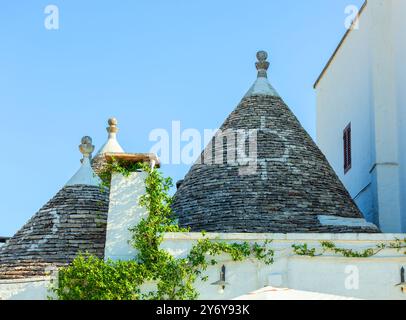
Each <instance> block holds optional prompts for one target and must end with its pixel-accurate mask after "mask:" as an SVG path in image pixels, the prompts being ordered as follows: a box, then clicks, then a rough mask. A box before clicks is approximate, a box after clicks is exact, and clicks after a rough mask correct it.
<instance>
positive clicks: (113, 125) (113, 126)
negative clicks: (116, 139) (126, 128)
mask: <svg viewBox="0 0 406 320" xmlns="http://www.w3.org/2000/svg"><path fill="white" fill-rule="evenodd" d="M108 124H109V126H108V128H107V132H108V133H117V132H118V128H117V124H118V122H117V119H116V118H110V119H109V121H108Z"/></svg>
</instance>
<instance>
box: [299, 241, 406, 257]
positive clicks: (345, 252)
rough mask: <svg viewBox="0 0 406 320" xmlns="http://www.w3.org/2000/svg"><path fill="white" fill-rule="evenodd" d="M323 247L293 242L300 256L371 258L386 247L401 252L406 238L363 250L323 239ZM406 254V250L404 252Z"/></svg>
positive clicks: (321, 243)
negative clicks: (327, 254) (347, 247)
mask: <svg viewBox="0 0 406 320" xmlns="http://www.w3.org/2000/svg"><path fill="white" fill-rule="evenodd" d="M320 245H321V248H320V250H319V252H318V251H317V249H316V248H314V247H313V248H309V246H308V244H307V243H304V244H293V245H292V248H293V252H294V253H295V254H297V255H299V256H308V257H320V256H323V255H324V254H325V253H328V252H330V253H334V254H338V255H341V256H343V257H345V258H370V257H373V256H376V255H377V254H378V253H379V252H381V251H383V250H385V249H395V250H397V251H398V252H400V251H401V250H402V249H406V239H404V240H400V239H396V241H394V242H391V243H388V244H385V243H379V244H377V245H376V246H375V247H373V248H368V249H365V250H362V251H355V250H352V249H345V248H339V247H337V246H336V245H335V244H334V243H333V242H331V241H321V242H320ZM403 254H405V255H406V251H404V252H403Z"/></svg>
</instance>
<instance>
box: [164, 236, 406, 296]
mask: <svg viewBox="0 0 406 320" xmlns="http://www.w3.org/2000/svg"><path fill="white" fill-rule="evenodd" d="M205 237H206V238H209V239H213V240H216V239H217V240H218V241H226V242H229V243H232V242H239V243H241V242H245V241H247V242H249V243H251V244H254V243H260V244H261V243H264V241H265V240H272V243H271V244H270V245H269V246H270V248H272V249H274V250H275V262H274V263H273V264H272V265H269V266H267V265H265V264H263V263H261V262H258V261H256V260H255V259H249V260H245V261H242V262H233V261H232V260H231V258H230V257H229V256H226V255H224V256H221V257H219V258H218V259H217V260H218V265H216V266H214V267H209V268H208V270H207V272H206V275H207V276H208V278H209V280H208V281H207V282H201V281H200V282H197V283H196V288H197V289H198V291H199V293H200V297H199V298H200V299H233V298H236V297H238V296H241V295H244V294H247V293H248V292H252V291H255V290H258V289H260V288H262V287H266V286H273V287H280V288H290V289H296V290H304V291H311V292H319V293H325V294H334V295H338V296H344V297H354V298H360V299H396V300H406V293H403V292H402V290H401V288H400V287H397V286H396V285H397V284H399V283H400V280H401V276H400V270H401V268H402V267H405V268H406V255H405V254H404V250H402V251H400V252H398V251H397V250H393V249H385V250H383V251H381V252H379V253H378V254H377V255H376V256H373V257H370V258H345V257H343V256H340V255H336V254H333V253H325V254H323V256H320V257H307V256H298V255H296V254H294V252H293V249H292V245H293V244H298V245H300V244H307V245H308V246H309V247H310V248H313V247H319V248H320V242H321V241H331V242H333V243H334V244H335V245H336V246H337V247H339V248H346V249H353V250H354V251H362V250H365V249H368V248H374V247H376V245H378V244H381V243H383V244H386V245H388V244H390V243H392V242H394V241H396V239H402V240H403V239H405V238H406V234H206V235H205ZM203 238H204V237H203V235H202V234H199V233H188V234H186V233H179V234H176V233H168V234H166V235H165V240H164V242H163V244H162V248H164V249H166V250H168V251H169V252H170V253H171V254H172V255H174V256H176V257H185V256H186V255H187V254H188V252H189V251H190V249H191V248H192V246H193V245H194V244H195V243H196V242H197V241H198V240H199V239H203ZM222 265H225V267H226V282H227V283H228V285H226V288H225V290H224V292H221V290H220V288H219V287H218V286H215V285H211V283H214V282H216V281H217V280H219V277H220V268H221V266H222Z"/></svg>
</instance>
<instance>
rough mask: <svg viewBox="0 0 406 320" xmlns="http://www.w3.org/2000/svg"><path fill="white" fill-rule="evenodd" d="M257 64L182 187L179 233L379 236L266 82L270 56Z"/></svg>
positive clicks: (177, 203) (262, 54)
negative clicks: (252, 77)
mask: <svg viewBox="0 0 406 320" xmlns="http://www.w3.org/2000/svg"><path fill="white" fill-rule="evenodd" d="M257 58H258V62H257V64H256V66H257V69H258V78H257V80H256V81H255V83H254V85H253V86H252V87H251V89H250V90H249V91H248V93H247V94H246V95H245V97H244V98H243V100H242V101H241V102H240V104H239V105H238V106H237V108H236V109H235V110H234V111H233V112H232V113H231V114H230V115H229V117H228V118H227V119H226V121H225V122H224V124H223V125H222V126H221V128H220V131H219V133H218V134H217V135H216V136H215V138H213V141H212V143H211V144H209V145H208V146H207V147H206V149H205V150H204V152H203V153H202V155H201V157H200V158H199V159H198V161H197V162H196V163H195V164H194V165H193V167H192V168H191V169H190V171H189V173H188V174H187V175H186V177H185V179H184V180H183V181H182V183H181V184H180V185H179V188H178V191H177V193H176V194H175V199H174V203H173V209H174V211H175V213H176V214H177V216H178V218H179V223H180V225H181V226H183V227H190V228H191V229H192V231H203V230H204V231H209V232H242V233H246V232H250V233H253V232H257V233H268V232H269V233H305V232H314V233H330V232H332V233H345V232H371V233H373V232H379V230H378V229H377V228H376V227H375V226H374V225H373V224H369V223H367V222H366V221H365V220H364V219H363V217H362V214H361V212H360V211H359V210H358V208H357V207H356V205H355V203H354V202H353V200H352V199H351V197H350V195H349V193H348V192H347V191H346V189H345V187H344V186H343V184H342V183H341V182H340V180H339V178H338V177H337V175H336V174H335V172H334V171H333V169H332V168H331V166H330V165H329V163H328V161H327V160H326V158H325V157H324V155H323V154H322V152H321V151H320V150H319V148H318V147H317V146H316V144H315V143H314V142H313V140H312V138H311V137H310V136H309V134H308V133H307V132H306V131H305V130H304V128H303V127H302V126H301V124H300V123H299V121H298V120H297V118H296V117H295V116H294V114H293V113H292V112H291V111H290V109H289V108H288V107H287V105H286V104H285V103H284V101H283V100H282V98H281V97H280V96H279V95H278V94H277V92H276V90H275V89H274V88H273V87H272V86H271V84H270V83H269V82H268V79H267V72H266V71H267V69H268V67H269V62H267V61H266V59H267V54H266V53H265V52H259V53H258V54H257ZM230 137H231V138H230ZM233 137H234V138H233ZM242 137H245V138H242ZM244 154H245V156H243V155H244ZM238 155H241V156H238Z"/></svg>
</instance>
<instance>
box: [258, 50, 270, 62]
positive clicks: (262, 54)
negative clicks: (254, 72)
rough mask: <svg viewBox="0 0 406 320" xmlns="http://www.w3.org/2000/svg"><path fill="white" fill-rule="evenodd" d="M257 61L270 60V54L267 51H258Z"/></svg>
mask: <svg viewBox="0 0 406 320" xmlns="http://www.w3.org/2000/svg"><path fill="white" fill-rule="evenodd" d="M257 59H258V61H266V59H268V53H267V52H266V51H258V52H257Z"/></svg>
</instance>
